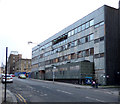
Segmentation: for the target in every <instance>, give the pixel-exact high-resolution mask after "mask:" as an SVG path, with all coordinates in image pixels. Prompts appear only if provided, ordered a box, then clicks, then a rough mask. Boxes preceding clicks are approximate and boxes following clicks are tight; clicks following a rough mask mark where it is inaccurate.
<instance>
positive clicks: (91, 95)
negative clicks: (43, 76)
mask: <svg viewBox="0 0 120 104" xmlns="http://www.w3.org/2000/svg"><path fill="white" fill-rule="evenodd" d="M7 89H8V90H10V91H11V92H12V93H13V94H14V95H15V97H16V98H17V101H18V102H24V103H26V104H27V102H118V96H117V95H114V94H111V93H108V92H106V91H104V90H100V89H94V88H91V89H87V88H81V89H80V88H76V87H73V86H71V85H66V84H58V83H53V82H47V81H40V80H32V79H19V78H17V77H15V78H14V82H13V83H10V84H7Z"/></svg>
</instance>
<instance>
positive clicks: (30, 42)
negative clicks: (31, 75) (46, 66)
mask: <svg viewBox="0 0 120 104" xmlns="http://www.w3.org/2000/svg"><path fill="white" fill-rule="evenodd" d="M28 44H36V45H37V43H33V42H32V41H29V42H28ZM37 46H38V47H39V48H38V50H39V54H40V45H37ZM39 56H40V55H38V70H39ZM38 70H37V71H38ZM33 72H34V71H33ZM35 73H36V78H37V77H38V73H37V72H35Z"/></svg>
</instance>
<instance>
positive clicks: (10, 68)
mask: <svg viewBox="0 0 120 104" xmlns="http://www.w3.org/2000/svg"><path fill="white" fill-rule="evenodd" d="M21 58H22V54H18V52H17V51H11V53H10V56H9V58H8V65H7V69H8V73H10V74H14V73H15V62H16V61H17V60H18V59H21Z"/></svg>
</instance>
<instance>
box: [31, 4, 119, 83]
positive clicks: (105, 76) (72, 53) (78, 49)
mask: <svg viewBox="0 0 120 104" xmlns="http://www.w3.org/2000/svg"><path fill="white" fill-rule="evenodd" d="M119 25H120V10H119V9H116V8H113V7H109V6H107V5H104V6H102V7H100V8H99V9H97V10H95V11H93V12H92V13H90V14H88V15H87V16H85V17H84V18H82V19H80V20H78V21H77V22H75V23H73V24H72V25H70V26H68V27H66V28H65V29H63V30H61V31H60V32H58V33H57V34H55V35H53V36H52V37H50V38H48V39H47V40H45V41H44V42H42V43H40V44H39V45H37V46H35V47H34V48H33V49H32V72H33V73H32V76H33V77H37V78H40V79H47V80H50V78H51V79H52V77H51V76H52V74H53V72H54V74H55V76H53V77H54V78H55V79H56V80H57V79H60V80H63V79H64V80H69V81H70V79H72V80H71V81H73V79H74V80H75V79H76V81H77V80H78V83H79V81H80V83H81V79H84V78H85V77H92V78H94V79H96V80H98V83H99V84H103V85H106V84H107V85H110V84H111V85H112V84H120V66H119V62H120V55H119V53H120V41H119V40H120V27H119ZM82 62H85V63H82ZM83 64H84V67H80V66H82V65H83ZM62 66H63V67H62ZM87 66H89V67H87ZM53 70H54V71H53ZM80 70H81V71H80ZM48 73H49V74H48ZM50 73H51V74H50ZM71 73H72V74H71ZM76 73H77V74H76ZM58 74H59V75H58ZM72 75H73V77H72ZM83 75H84V76H83ZM41 76H42V77H41ZM65 76H67V77H65Z"/></svg>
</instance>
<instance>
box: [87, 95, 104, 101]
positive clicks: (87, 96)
mask: <svg viewBox="0 0 120 104" xmlns="http://www.w3.org/2000/svg"><path fill="white" fill-rule="evenodd" d="M85 98H87V99H90V100H96V101H99V102H104V101H103V100H99V99H96V98H91V97H88V96H86V97H85Z"/></svg>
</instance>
